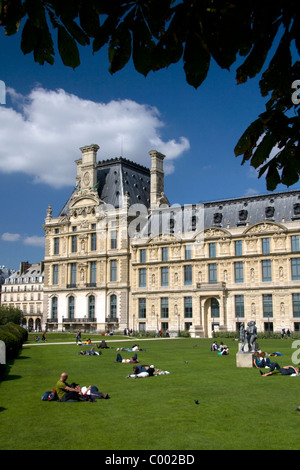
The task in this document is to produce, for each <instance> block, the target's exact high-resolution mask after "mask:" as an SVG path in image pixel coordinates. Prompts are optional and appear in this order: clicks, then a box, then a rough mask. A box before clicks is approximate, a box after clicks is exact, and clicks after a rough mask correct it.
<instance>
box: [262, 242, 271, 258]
mask: <svg viewBox="0 0 300 470" xmlns="http://www.w3.org/2000/svg"><path fill="white" fill-rule="evenodd" d="M261 247H262V252H263V254H264V255H268V254H269V253H270V239H269V238H263V239H262V241H261Z"/></svg>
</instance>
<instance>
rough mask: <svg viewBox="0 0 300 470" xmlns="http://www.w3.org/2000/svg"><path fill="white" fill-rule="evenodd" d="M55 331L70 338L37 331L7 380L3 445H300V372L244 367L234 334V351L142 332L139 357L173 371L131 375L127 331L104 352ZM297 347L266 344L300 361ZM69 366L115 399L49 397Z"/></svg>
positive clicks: (0, 410)
mask: <svg viewBox="0 0 300 470" xmlns="http://www.w3.org/2000/svg"><path fill="white" fill-rule="evenodd" d="M52 338H53V342H55V341H60V342H61V344H60V343H59V342H56V344H50V343H51V342H52V341H51V335H48V336H47V339H48V342H47V343H46V344H33V343H32V342H30V341H32V337H30V341H29V342H28V344H26V345H24V347H23V349H22V351H21V353H20V357H19V358H18V359H17V360H15V361H14V362H13V363H11V364H10V369H9V375H8V376H7V377H6V380H4V381H3V382H2V383H1V385H0V436H1V438H0V449H1V450H45V449H48V450H75V449H77V450H81V449H85V450H103V449H104V450H115V451H117V450H141V449H142V450H202V449H206V450H212V449H218V450H222V449H224V450H225V449H226V450H230V449H234V450H239V449H244V450H247V449H253V450H254V449H269V450H272V449H274V450H275V449H276V450H280V449H286V450H288V449H292V450H297V449H299V448H300V441H299V424H300V412H299V411H296V407H297V406H299V405H300V393H299V390H300V377H289V376H286V377H284V376H274V377H261V376H260V374H259V371H258V370H257V369H254V368H253V369H247V368H245V369H244V368H243V369H242V368H237V367H236V352H237V349H238V344H237V343H236V342H235V341H233V340H232V339H231V340H224V342H226V343H227V344H228V346H229V347H230V355H229V356H219V355H218V354H217V353H216V352H211V351H210V344H211V342H212V341H211V339H192V338H179V339H154V340H143V341H141V340H139V344H140V346H141V347H143V348H145V349H146V351H141V352H138V359H139V360H140V361H141V362H142V363H147V364H154V365H155V366H156V367H158V368H161V369H163V370H168V371H169V372H170V375H163V376H157V377H148V378H141V379H127V378H125V377H126V375H127V374H128V373H129V372H131V371H132V364H121V363H116V362H115V359H116V355H117V351H116V348H117V347H119V346H125V344H126V343H124V342H123V341H122V342H121V339H122V340H124V338H120V339H119V341H118V338H114V337H106V338H105V339H106V341H107V343H108V344H109V345H110V346H111V349H107V350H104V352H103V354H102V355H101V356H80V355H78V352H79V350H80V347H79V346H76V344H72V342H71V340H72V341H75V336H74V335H73V336H72V337H71V336H70V337H69V344H62V341H63V340H64V339H65V338H66V336H62V337H59V338H58V337H56V336H55V335H54V336H53V337H52ZM93 339H95V338H93ZM101 339H103V338H102V337H98V340H101ZM134 342H135V340H134V339H133V338H132V339H130V340H129V342H128V343H127V344H128V346H131V345H133V344H134ZM291 345H292V341H291V340H283V341H282V340H272V339H267V340H263V341H261V342H260V347H261V348H262V349H263V350H266V351H267V352H273V351H276V350H277V351H278V350H279V351H280V352H282V353H283V354H284V356H283V357H280V358H277V359H276V358H275V359H274V360H277V362H279V364H280V365H281V366H284V365H289V364H291V363H292V362H291V356H292V354H293V352H294V350H293V349H292V347H291ZM121 354H122V356H123V357H124V358H125V357H130V355H131V353H130V352H122V353H121ZM62 371H67V372H68V373H69V380H70V381H76V382H79V383H80V384H81V385H97V386H98V388H99V389H100V390H101V391H103V392H108V393H109V395H110V396H111V399H110V400H97V401H96V403H89V402H81V403H59V402H44V401H41V395H42V394H43V392H45V391H46V390H51V389H52V388H53V387H55V384H56V382H57V380H58V378H59V375H60V373H61V372H62ZM195 399H198V400H199V404H198V405H196V404H195V402H194V400H195Z"/></svg>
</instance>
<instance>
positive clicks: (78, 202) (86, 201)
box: [70, 197, 99, 209]
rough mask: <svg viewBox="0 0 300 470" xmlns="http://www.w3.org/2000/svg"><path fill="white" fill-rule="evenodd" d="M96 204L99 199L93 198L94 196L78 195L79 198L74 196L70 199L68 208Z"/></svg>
mask: <svg viewBox="0 0 300 470" xmlns="http://www.w3.org/2000/svg"><path fill="white" fill-rule="evenodd" d="M98 204H99V201H97V200H95V198H91V197H79V198H76V199H75V200H72V202H71V204H70V208H72V209H75V208H79V207H86V206H95V205H98Z"/></svg>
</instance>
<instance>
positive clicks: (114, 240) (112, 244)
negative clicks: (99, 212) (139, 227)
mask: <svg viewBox="0 0 300 470" xmlns="http://www.w3.org/2000/svg"><path fill="white" fill-rule="evenodd" d="M110 248H111V249H112V250H116V249H117V231H116V230H112V231H111V232H110Z"/></svg>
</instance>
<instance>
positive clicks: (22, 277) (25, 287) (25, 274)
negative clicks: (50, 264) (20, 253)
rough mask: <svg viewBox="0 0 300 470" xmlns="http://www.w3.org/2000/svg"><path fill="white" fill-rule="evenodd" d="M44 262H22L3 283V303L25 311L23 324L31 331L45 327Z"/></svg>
mask: <svg viewBox="0 0 300 470" xmlns="http://www.w3.org/2000/svg"><path fill="white" fill-rule="evenodd" d="M43 270H44V263H43V262H41V263H35V264H30V263H28V262H22V263H20V269H19V270H18V271H15V272H14V273H13V274H11V275H10V276H9V277H7V278H6V279H5V281H4V284H3V285H2V296H1V304H2V305H3V306H7V307H14V308H18V309H19V310H21V312H22V313H23V324H24V326H25V327H26V328H27V329H28V330H29V331H41V329H42V327H43V323H44V321H43V285H44V272H43Z"/></svg>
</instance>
